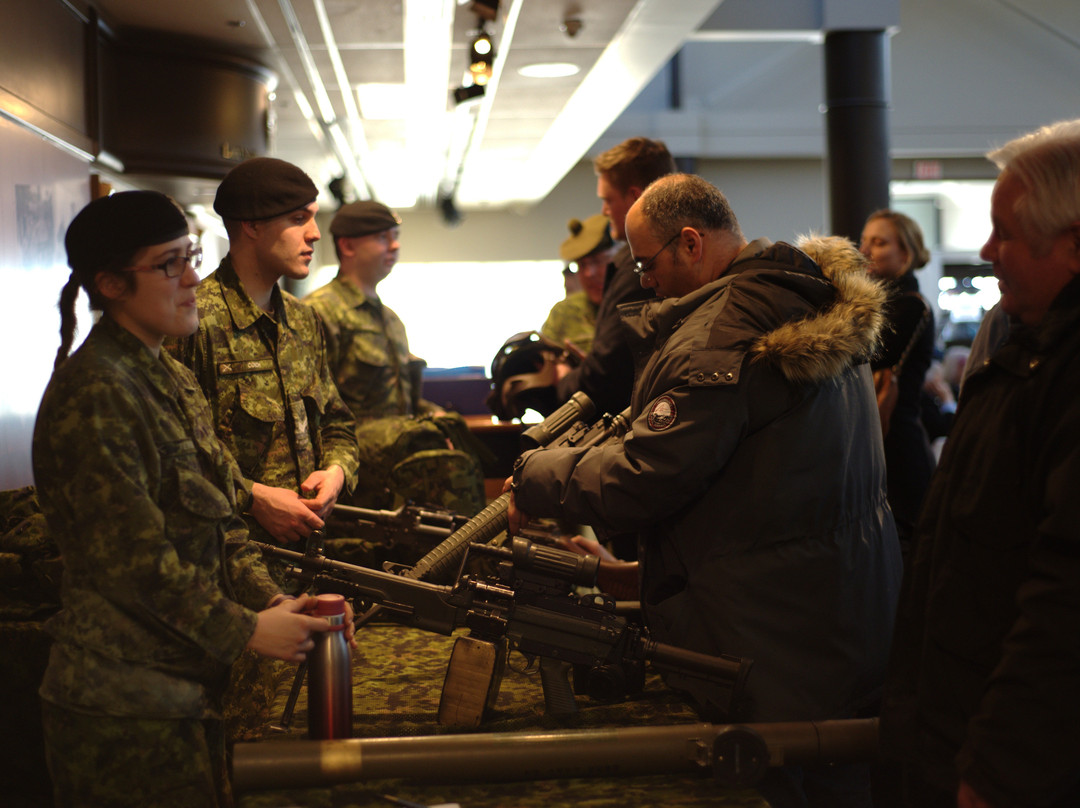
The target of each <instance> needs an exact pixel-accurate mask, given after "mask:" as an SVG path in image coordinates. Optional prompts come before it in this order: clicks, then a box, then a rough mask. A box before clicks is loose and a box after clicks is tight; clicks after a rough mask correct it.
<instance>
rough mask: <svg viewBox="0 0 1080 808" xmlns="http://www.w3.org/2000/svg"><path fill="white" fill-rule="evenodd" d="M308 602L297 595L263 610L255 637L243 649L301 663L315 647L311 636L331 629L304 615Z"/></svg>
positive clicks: (321, 621)
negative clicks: (246, 648)
mask: <svg viewBox="0 0 1080 808" xmlns="http://www.w3.org/2000/svg"><path fill="white" fill-rule="evenodd" d="M311 600H312V598H311V596H310V595H301V596H300V597H298V598H295V599H293V598H289V599H286V600H283V601H281V602H280V603H278V604H277V605H275V606H271V607H270V608H269V609H263V610H262V611H261V612H259V619H258V622H256V623H255V633H254V634H252V635H251V639H249V640H248V642H247V647H248V648H250V649H251V650H252V651H254V652H255V653H257V654H262V655H263V656H268V657H275V658H277V659H284V660H286V661H287V662H303V661H304V660H305V659H306V658H307V654H308V652H309V651H310V650H311V649H312V648H314V647H315V640H314V639H313V637H312V634H314V633H315V632H322V631H329V630H330V628H331V626H330V623H329V622H327V621H326V620H325V619H324V618H321V617H312V616H311V615H309V614H305V612H306V611H307V610H309V609H310V608H311V604H310V603H309V601H311ZM346 616H348V615H346Z"/></svg>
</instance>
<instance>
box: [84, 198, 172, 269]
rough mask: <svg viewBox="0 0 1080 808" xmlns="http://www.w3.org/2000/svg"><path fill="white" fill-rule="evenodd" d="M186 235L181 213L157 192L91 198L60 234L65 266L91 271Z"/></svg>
mask: <svg viewBox="0 0 1080 808" xmlns="http://www.w3.org/2000/svg"><path fill="white" fill-rule="evenodd" d="M187 234H188V221H187V217H186V216H184V212H183V211H182V210H181V209H180V206H179V205H177V204H176V203H175V202H174V201H173V200H172V199H170V198H169V197H167V196H165V194H160V193H158V192H157V191H122V192H120V193H116V194H112V195H110V196H103V197H101V198H100V199H95V200H94V201H93V202H91V203H90V204H89V205H87V206H86V207H85V208H83V209H82V210H81V211H79V213H78V215H76V216H75V218H74V219H72V220H71V224H70V225H68V229H67V233H66V234H65V235H64V249H65V250H66V251H67V257H68V266H70V267H71V268H72V269H74V270H76V271H79V272H94V271H96V270H97V269H99V268H101V267H104V266H105V265H106V264H107V263H109V262H110V261H113V260H127V259H129V258H130V257H131V256H132V255H134V254H135V253H136V252H138V251H139V250H140V249H142V248H143V247H152V246H154V245H156V244H166V243H168V242H170V241H173V240H174V239H178V238H180V237H181V236H186V235H187Z"/></svg>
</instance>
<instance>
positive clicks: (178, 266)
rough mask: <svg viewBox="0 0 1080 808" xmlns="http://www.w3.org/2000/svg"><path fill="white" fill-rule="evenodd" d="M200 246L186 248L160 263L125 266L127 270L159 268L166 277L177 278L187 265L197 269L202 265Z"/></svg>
mask: <svg viewBox="0 0 1080 808" xmlns="http://www.w3.org/2000/svg"><path fill="white" fill-rule="evenodd" d="M202 257H203V252H202V247H194V248H193V249H190V250H188V251H187V252H186V253H184V254H183V255H174V256H172V257H171V258H166V259H165V260H164V261H162V262H161V263H160V264H149V265H146V266H135V267H126V269H125V271H127V272H149V271H150V270H153V269H160V270H161V271H162V272H164V273H165V277H166V278H179V277H180V276H181V275H183V274H184V270H185V269H187V268H188V267H189V266H190V267H191V268H192V269H198V268H199V267H201V266H202Z"/></svg>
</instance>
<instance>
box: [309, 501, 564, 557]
mask: <svg viewBox="0 0 1080 808" xmlns="http://www.w3.org/2000/svg"><path fill="white" fill-rule="evenodd" d="M470 519H471V517H469V516H466V515H465V514H462V513H458V512H457V511H451V510H449V509H444V508H424V507H421V506H419V505H413V504H411V503H406V504H404V505H402V506H400V507H398V508H396V509H395V510H392V511H390V510H373V509H369V508H357V507H354V506H352V505H335V506H334V508H333V511H332V512H331V514H330V518H329V519H328V520H327V521H328V529H333V531H334V533H335V535H338V536H349V537H355V538H360V539H366V540H368V541H371V542H376V543H378V544H379V545H380V546H381V547H384V548H386V551H387V552H389V553H391V554H393V555H394V556H396V557H397V560H398V562H399V563H395V562H394V561H384V562H383V563H382V568H383V569H384V570H386V571H387V572H394V571H395V570H396V571H399V572H402V571H405V572H407V567H408V565H411V564H414V563H416V561H417V559H420V558H422V557H423V556H425V555H426V554H427V553H429V552H431V551H432V550H433V549H435V547H437V546H438V545H439V544H440V543H441V542H442V541H444V540H445V539H448V538H450V536H452V535H453V534H454V532H455V531H457V530H459V529H460V528H462V527H464V526H465V525H466V524H468V522H469V520H470ZM520 535H521V536H522V537H523V538H526V539H529V541H533V542H539V543H541V544H546V545H549V546H553V545H555V544H556V543H557V541H558V539H559V538H560V537H562V536H563V535H565V534H564V532H563V531H562V530H560V529H559V528H558V526H557V525H555V524H554V523H553V522H551V521H550V520H549V521H548V522H542V521H536V522H533V523H530V525H529V526H528V527H527V528H523V529H522V531H521V533H520ZM331 555H333V554H332V553H331Z"/></svg>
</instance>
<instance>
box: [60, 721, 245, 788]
mask: <svg viewBox="0 0 1080 808" xmlns="http://www.w3.org/2000/svg"><path fill="white" fill-rule="evenodd" d="M41 712H42V724H43V726H44V729H45V758H46V760H47V761H48V764H49V774H50V775H51V777H52V781H53V794H54V798H55V800H56V808H75V807H76V806H78V807H79V808H82V807H83V806H87V807H88V808H89V807H90V806H92V808H120V806H131V808H146V806H151V805H152V806H155V808H203V806H205V807H206V808H229V807H230V806H232V791H231V786H230V784H229V779H228V770H227V766H226V761H225V733H224V730H223V728H222V725H221V722H220V721H202V720H199V719H166V720H156V719H145V718H117V717H113V716H97V715H86V714H84V713H79V712H75V711H73V710H66V709H64V708H62V707H57V706H56V705H55V704H50V703H49V702H42V709H41Z"/></svg>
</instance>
